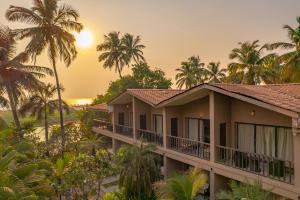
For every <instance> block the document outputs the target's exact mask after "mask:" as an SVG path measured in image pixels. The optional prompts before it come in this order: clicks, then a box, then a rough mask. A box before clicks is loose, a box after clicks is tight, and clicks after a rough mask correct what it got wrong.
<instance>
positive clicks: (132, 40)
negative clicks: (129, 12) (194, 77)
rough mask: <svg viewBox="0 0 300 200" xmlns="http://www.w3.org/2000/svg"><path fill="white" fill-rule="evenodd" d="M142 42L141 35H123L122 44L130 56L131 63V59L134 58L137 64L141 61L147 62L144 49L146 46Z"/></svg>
mask: <svg viewBox="0 0 300 200" xmlns="http://www.w3.org/2000/svg"><path fill="white" fill-rule="evenodd" d="M140 43H141V38H140V36H137V37H134V36H133V35H131V34H129V33H126V34H125V35H124V36H123V37H122V44H123V46H124V48H125V52H126V54H127V56H128V63H130V62H131V60H133V61H134V62H135V64H138V63H139V62H140V61H143V62H145V58H144V56H143V49H144V48H145V45H143V44H140Z"/></svg>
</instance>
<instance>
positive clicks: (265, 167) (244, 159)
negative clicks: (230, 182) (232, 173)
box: [216, 146, 294, 184]
mask: <svg viewBox="0 0 300 200" xmlns="http://www.w3.org/2000/svg"><path fill="white" fill-rule="evenodd" d="M216 162H218V163H220V164H223V165H227V166H230V167H233V168H238V169H240V170H243V171H247V172H250V173H254V174H256V175H259V176H264V177H268V178H271V179H275V180H278V181H282V182H285V183H288V184H293V183H294V164H293V162H291V161H286V160H280V159H278V158H275V157H269V156H266V155H261V154H256V153H249V152H243V151H240V150H237V149H233V148H230V147H224V146H216Z"/></svg>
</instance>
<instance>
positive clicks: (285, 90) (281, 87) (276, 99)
mask: <svg viewBox="0 0 300 200" xmlns="http://www.w3.org/2000/svg"><path fill="white" fill-rule="evenodd" d="M209 85H212V86H215V87H218V88H221V89H223V90H226V91H229V92H233V93H236V94H240V95H243V96H247V97H249V98H253V99H256V100H259V101H262V102H265V103H268V104H271V105H275V106H278V107H280V108H284V109H287V110H291V111H294V112H298V113H300V84H271V85H243V84H223V83H221V84H209Z"/></svg>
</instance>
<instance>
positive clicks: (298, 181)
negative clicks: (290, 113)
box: [292, 118, 300, 189]
mask: <svg viewBox="0 0 300 200" xmlns="http://www.w3.org/2000/svg"><path fill="white" fill-rule="evenodd" d="M292 127H293V142H294V145H293V147H294V149H293V150H294V176H295V177H294V180H295V187H296V188H297V189H300V159H299V152H300V124H299V122H298V119H297V118H294V119H292Z"/></svg>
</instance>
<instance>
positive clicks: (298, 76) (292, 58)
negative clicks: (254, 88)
mask: <svg viewBox="0 0 300 200" xmlns="http://www.w3.org/2000/svg"><path fill="white" fill-rule="evenodd" d="M296 20H297V23H298V24H297V27H296V28H293V27H291V26H289V25H284V26H283V28H284V29H286V30H287V32H288V39H289V40H290V42H276V43H273V44H271V45H269V48H270V49H271V50H272V49H277V48H281V49H284V50H289V51H288V52H287V53H284V54H282V55H281V56H280V61H281V62H282V64H283V65H284V69H283V75H284V77H285V78H287V79H289V82H299V81H300V17H297V18H296Z"/></svg>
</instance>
